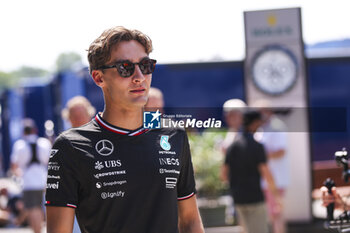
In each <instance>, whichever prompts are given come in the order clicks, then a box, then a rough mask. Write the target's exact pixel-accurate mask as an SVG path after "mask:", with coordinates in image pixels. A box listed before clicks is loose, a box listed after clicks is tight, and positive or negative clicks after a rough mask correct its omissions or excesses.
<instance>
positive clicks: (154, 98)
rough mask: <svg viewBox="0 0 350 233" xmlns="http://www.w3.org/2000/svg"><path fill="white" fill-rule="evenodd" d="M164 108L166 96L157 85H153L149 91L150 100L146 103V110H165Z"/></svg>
mask: <svg viewBox="0 0 350 233" xmlns="http://www.w3.org/2000/svg"><path fill="white" fill-rule="evenodd" d="M163 108H164V97H163V93H162V91H161V90H160V89H158V88H156V87H151V88H150V89H149V92H148V100H147V103H146V105H145V110H151V111H156V110H157V109H159V111H160V112H163Z"/></svg>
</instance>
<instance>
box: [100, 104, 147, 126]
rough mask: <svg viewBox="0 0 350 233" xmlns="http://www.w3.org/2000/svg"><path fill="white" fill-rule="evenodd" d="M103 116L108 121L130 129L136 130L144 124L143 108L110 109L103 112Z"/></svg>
mask: <svg viewBox="0 0 350 233" xmlns="http://www.w3.org/2000/svg"><path fill="white" fill-rule="evenodd" d="M101 116H102V118H103V119H104V120H105V121H107V122H108V123H110V124H112V125H114V126H117V127H120V128H124V129H128V130H135V129H137V128H139V127H141V126H142V108H135V109H108V108H105V110H104V111H103V113H102V115H101Z"/></svg>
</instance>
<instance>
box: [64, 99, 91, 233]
mask: <svg viewBox="0 0 350 233" xmlns="http://www.w3.org/2000/svg"><path fill="white" fill-rule="evenodd" d="M95 112H96V110H95V108H94V107H93V106H92V105H91V103H90V101H89V100H88V99H87V98H85V97H84V96H75V97H73V98H71V99H70V100H68V102H67V105H66V108H65V109H63V110H62V117H63V119H66V120H67V121H69V123H70V125H71V126H72V127H73V128H76V127H80V126H82V125H85V124H87V123H88V122H89V121H91V119H92V118H93V116H94V115H95ZM80 232H81V231H80V229H79V226H78V222H77V219H76V217H75V218H74V227H73V233H80Z"/></svg>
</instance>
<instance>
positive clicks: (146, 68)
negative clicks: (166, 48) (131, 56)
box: [140, 58, 156, 74]
mask: <svg viewBox="0 0 350 233" xmlns="http://www.w3.org/2000/svg"><path fill="white" fill-rule="evenodd" d="M155 67H156V63H155V60H152V59H149V58H146V59H144V60H142V61H141V62H140V70H141V72H142V73H143V74H152V73H153V71H154V68H155Z"/></svg>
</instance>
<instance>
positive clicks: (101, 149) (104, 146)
mask: <svg viewBox="0 0 350 233" xmlns="http://www.w3.org/2000/svg"><path fill="white" fill-rule="evenodd" d="M95 148H96V151H97V152H98V153H99V154H100V155H103V156H108V155H110V154H112V152H113V150H114V146H113V144H112V142H111V141H109V140H106V139H103V140H100V141H99V142H98V143H97V144H96V147H95Z"/></svg>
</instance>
